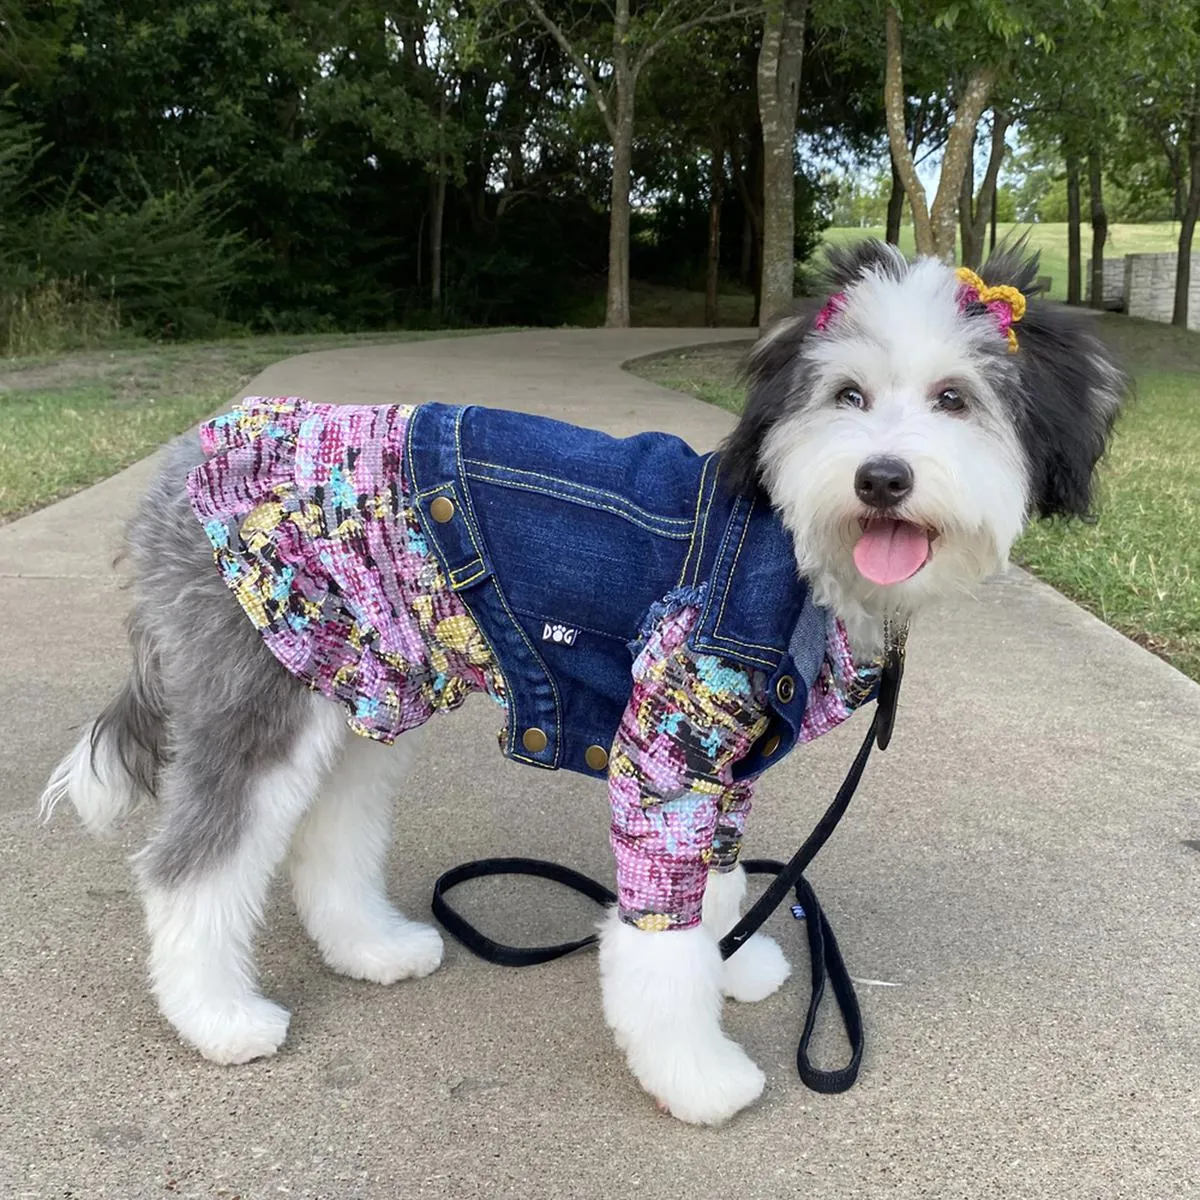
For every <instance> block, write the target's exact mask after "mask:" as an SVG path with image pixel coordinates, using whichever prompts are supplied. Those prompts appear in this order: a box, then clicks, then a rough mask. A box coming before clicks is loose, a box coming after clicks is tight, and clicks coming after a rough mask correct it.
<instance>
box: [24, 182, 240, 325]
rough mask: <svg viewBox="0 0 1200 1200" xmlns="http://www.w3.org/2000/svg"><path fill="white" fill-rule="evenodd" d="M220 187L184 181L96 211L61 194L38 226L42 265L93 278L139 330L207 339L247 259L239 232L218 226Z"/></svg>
mask: <svg viewBox="0 0 1200 1200" xmlns="http://www.w3.org/2000/svg"><path fill="white" fill-rule="evenodd" d="M221 191H222V189H221V187H220V185H213V184H192V183H183V184H181V185H180V186H179V187H177V188H175V189H173V190H171V191H167V192H162V193H160V194H154V193H153V192H151V191H150V189H149V187H147V188H146V192H145V195H144V196H143V197H141V199H139V200H135V201H131V200H128V199H119V200H114V201H112V202H111V203H109V204H106V205H105V206H104V207H102V208H96V207H93V206H91V205H89V204H88V203H87V202H86V201H83V200H79V199H77V198H76V197H74V196H71V195H68V196H67V197H65V198H64V199H63V200H62V201H61V202H60V203H59V204H58V205H57V206H56V207H55V208H54V209H53V210H51V211H50V212H48V213H47V214H45V216H44V217H43V218H42V220H41V221H40V222H39V223H38V234H39V237H40V241H41V245H42V247H43V249H42V252H41V255H40V257H41V263H42V267H43V270H44V271H45V272H46V273H47V274H48V275H49V276H50V277H53V278H67V279H87V280H94V281H97V283H98V285H99V287H100V288H101V289H102V290H103V292H104V293H106V294H108V295H109V296H111V297H112V298H113V299H114V300H115V301H116V302H117V303H118V304H119V306H120V310H121V313H122V314H123V316H124V317H125V319H126V320H127V321H128V323H129V324H130V325H132V326H133V327H134V329H136V330H137V331H138V332H139V333H143V334H147V335H149V336H152V337H164V338H195V337H205V336H211V335H212V334H214V333H215V332H217V331H218V330H219V329H220V327H221V326H222V324H223V321H224V316H225V305H226V301H227V299H228V296H229V293H230V292H231V291H232V289H233V288H234V286H235V285H236V284H237V283H238V281H239V278H240V275H241V272H242V270H243V268H244V263H245V259H246V250H247V247H246V245H245V241H244V239H243V237H242V236H241V235H240V234H237V233H230V232H228V231H227V230H225V229H223V228H222V227H221V222H222V220H223V217H224V213H223V212H222V211H221V208H220V199H221Z"/></svg>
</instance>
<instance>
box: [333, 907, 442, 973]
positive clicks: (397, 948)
mask: <svg viewBox="0 0 1200 1200" xmlns="http://www.w3.org/2000/svg"><path fill="white" fill-rule="evenodd" d="M322 949H323V950H324V954H325V961H326V963H328V964H329V966H330V967H331V968H332V969H333V970H335V971H337V972H338V973H339V974H342V975H349V976H350V978H351V979H366V980H368V981H370V982H371V983H396V982H397V981H398V980H401V979H421V978H423V977H424V976H426V975H429V974H431V973H432V972H434V971H436V970H437V969H438V967H439V966H441V964H442V955H443V954H444V953H445V948H444V946H443V945H442V939H441V935H440V934H439V933H438V931H437V930H436V929H434V928H433V926H432V925H425V924H422V923H421V922H420V921H407V920H405V919H403V918H398V919H397V920H396V921H395V922H394V923H389V924H388V925H387V926H386V927H385V928H382V929H378V930H375V931H373V932H372V933H370V934H367V935H360V936H359V937H357V938H347V939H345V940H339V943H338V944H337V945H334V946H330V947H328V948H326V947H322Z"/></svg>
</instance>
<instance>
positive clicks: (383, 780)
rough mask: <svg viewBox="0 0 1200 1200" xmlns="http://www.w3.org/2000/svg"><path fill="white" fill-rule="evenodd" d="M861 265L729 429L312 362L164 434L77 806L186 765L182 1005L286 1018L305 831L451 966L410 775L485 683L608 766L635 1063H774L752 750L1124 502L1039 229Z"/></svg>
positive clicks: (1100, 397) (377, 976)
mask: <svg viewBox="0 0 1200 1200" xmlns="http://www.w3.org/2000/svg"><path fill="white" fill-rule="evenodd" d="M828 272H829V282H830V294H829V298H828V300H827V301H826V302H825V304H824V305H823V306H822V307H821V309H820V310H819V312H817V313H816V314H815V315H813V314H811V313H809V314H808V315H802V314H798V313H797V314H793V315H789V316H787V317H785V318H784V319H782V320H780V321H778V322H777V323H776V324H775V325H774V326H773V327H771V328H770V329H769V330H768V331H767V332H766V333H765V334H764V335H763V336H762V337H761V339H760V340H759V341H758V342H757V344H756V345H755V346H754V348H753V350H752V351H751V352H750V354H749V357H748V362H747V377H748V399H747V403H746V407H745V410H744V412H743V414H742V416H741V418H740V420H739V421H738V423H737V425H736V427H735V429H734V430H733V432H732V433H731V434H730V436H729V437H728V439H727V440H726V442H725V443H724V444H723V446H722V447H721V449H720V451H719V452H717V453H716V454H713V455H696V454H695V453H694V452H692V451H691V450H690V449H689V448H688V447H686V446H684V445H683V444H682V443H680V442H678V440H677V439H673V438H668V437H667V436H666V435H658V434H650V435H642V436H641V437H639V438H634V439H625V440H623V441H618V440H616V439H609V438H605V437H603V436H602V435H599V434H593V433H591V432H589V431H583V430H576V429H573V428H572V427H568V426H561V425H558V424H556V423H553V422H548V421H543V420H542V419H541V418H533V417H527V416H518V415H516V414H504V413H498V412H495V411H493V410H482V409H466V410H461V409H442V408H441V406H421V407H417V408H415V409H402V408H378V409H370V410H368V409H345V410H342V409H334V408H329V409H325V408H323V407H322V406H306V405H304V404H303V402H301V401H292V400H277V401H270V402H248V403H247V404H245V405H243V406H242V408H241V409H239V410H236V411H235V413H234V414H231V415H229V416H227V417H225V418H221V419H219V420H218V421H216V422H211V423H209V424H208V425H207V426H205V427H204V433H203V435H202V436H198V435H197V434H196V433H195V432H193V433H191V434H188V435H185V436H184V437H183V438H181V439H179V440H177V441H176V442H175V443H174V444H172V446H171V447H169V448H168V449H167V451H166V452H165V455H164V459H163V464H162V467H161V470H160V472H159V474H158V477H157V479H156V481H155V482H154V483H153V485H152V486H151V488H150V490H149V493H148V495H147V496H146V498H145V500H144V502H143V504H142V506H141V509H140V511H139V512H138V514H137V515H136V516H135V518H134V519H133V521H132V522H131V524H130V527H129V530H128V538H127V543H128V554H129V558H130V561H131V564H132V568H133V587H134V591H133V606H132V612H131V615H130V618H129V631H130V638H131V644H132V649H133V658H134V666H133V672H132V675H131V677H130V679H129V681H128V682H127V683H126V685H125V686H124V687H123V689H122V690H121V692H120V693H119V694H118V696H117V697H116V698H115V699H114V700H113V701H112V703H111V704H110V705H109V707H108V708H107V709H106V710H105V711H104V712H103V713H102V714H101V716H100V717H98V718H97V720H96V721H95V722H93V723H92V724H91V725H89V726H88V728H87V729H86V730H85V731H84V733H83V736H82V737H81V738H80V740H79V742H78V744H77V745H76V746H75V748H74V749H73V750H72V751H71V752H70V754H68V756H67V757H66V758H65V759H64V760H63V762H62V763H61V764H60V765H59V766H58V767H57V769H56V770H55V772H54V774H53V776H52V778H51V779H50V781H49V783H48V785H47V788H46V791H45V793H44V795H43V797H42V810H43V812H44V813H45V814H46V816H47V817H48V816H49V814H50V813H52V812H53V810H54V808H55V806H56V804H57V803H58V802H59V801H60V800H62V799H63V798H69V799H70V801H71V802H72V804H73V805H74V807H75V809H76V810H77V812H78V814H79V816H80V817H81V819H82V821H83V822H84V824H85V825H86V826H87V827H88V828H89V829H90V830H93V831H96V832H100V831H103V830H106V829H108V828H109V827H110V826H111V825H112V824H113V822H114V821H115V820H116V819H117V818H118V817H119V816H121V815H122V814H123V813H125V812H126V811H128V810H129V809H130V808H132V807H133V806H134V805H135V804H136V803H138V802H139V801H140V800H142V799H143V798H145V797H151V796H153V797H155V798H156V799H157V801H158V802H159V804H160V806H161V825H160V827H159V829H158V831H157V832H156V833H155V834H154V836H153V838H152V839H151V841H150V842H149V844H148V845H147V846H146V848H145V849H144V850H142V851H141V852H140V853H139V854H138V855H137V856H136V858H135V867H136V872H137V875H138V878H139V882H140V889H141V895H142V900H143V903H144V906H145V912H146V921H147V926H148V930H149V936H150V943H151V948H150V959H149V962H150V979H151V984H152V988H153V991H154V994H155V996H156V998H157V1001H158V1004H159V1007H160V1009H161V1011H162V1013H163V1015H164V1016H165V1017H166V1019H167V1020H168V1021H169V1022H170V1023H171V1024H172V1025H173V1026H174V1027H175V1029H176V1030H177V1031H178V1033H179V1035H180V1036H181V1037H182V1038H183V1040H184V1041H185V1042H187V1043H189V1044H190V1045H192V1046H194V1047H195V1048H196V1049H198V1050H199V1052H200V1053H201V1054H202V1055H204V1056H205V1057H206V1058H208V1059H211V1060H212V1061H214V1062H218V1063H240V1062H245V1061H248V1060H251V1059H255V1058H259V1057H263V1056H266V1055H270V1054H273V1053H274V1052H275V1051H276V1050H277V1049H278V1048H279V1047H280V1045H281V1044H282V1043H283V1041H284V1037H285V1034H286V1031H287V1027H288V1020H289V1015H288V1013H287V1012H286V1011H285V1010H284V1009H283V1008H281V1007H280V1006H279V1005H277V1004H275V1003H273V1002H272V1001H271V1000H269V999H268V998H266V997H265V996H263V995H262V994H261V992H260V991H259V988H258V984H257V980H256V973H255V967H254V962H253V955H252V941H253V937H254V934H255V931H256V927H257V926H258V924H259V922H260V918H261V915H262V909H263V904H264V898H265V895H266V891H267V887H268V883H269V881H270V878H271V876H272V874H273V873H274V871H275V870H276V869H277V868H278V867H279V866H280V865H281V864H282V863H283V861H284V859H285V858H287V857H288V855H289V850H290V859H289V866H290V873H291V880H292V887H293V894H294V898H295V902H296V905H297V908H298V910H299V913H300V916H301V919H302V921H303V923H304V926H305V928H306V930H307V932H308V933H309V934H310V935H311V937H312V938H313V939H314V941H315V942H316V943H317V945H318V946H319V948H320V950H321V953H322V955H323V956H324V959H325V961H326V963H327V964H328V965H329V966H330V967H331V968H332V969H333V970H335V971H339V972H341V973H344V974H346V975H349V976H352V977H354V978H360V979H368V980H374V981H377V982H379V983H385V984H387V983H392V982H394V981H396V980H400V979H406V978H418V977H421V976H425V975H427V974H429V973H430V972H432V971H433V970H435V968H437V967H438V965H439V964H440V962H441V960H442V942H441V938H440V937H439V935H438V933H437V932H436V931H435V930H434V929H433V928H432V927H430V926H428V925H425V924H421V923H418V922H415V921H412V920H409V919H408V918H406V917H405V916H404V915H403V914H401V913H400V912H399V911H398V910H397V909H396V908H395V907H394V906H393V904H392V903H391V901H390V900H389V898H388V896H387V891H386V886H385V879H384V864H385V859H386V855H387V851H388V844H389V840H390V832H391V813H392V802H393V798H394V797H395V796H396V795H398V794H399V793H400V791H401V788H402V785H403V780H404V778H405V775H406V772H407V770H408V767H409V764H410V763H411V760H412V756H413V745H414V741H415V739H416V737H417V732H416V730H417V727H418V726H420V725H421V724H422V723H423V722H424V721H425V719H426V718H427V717H429V716H430V715H431V714H432V713H433V712H437V711H441V710H447V709H452V708H454V707H456V706H457V704H458V703H461V701H462V699H463V698H464V697H465V695H466V694H468V693H469V692H471V691H484V692H487V693H489V694H490V695H491V696H492V698H493V699H494V700H496V701H497V702H498V703H499V704H500V705H501V706H503V707H504V708H505V711H506V713H507V728H506V730H505V731H504V732H502V735H501V745H502V749H503V751H504V752H505V753H506V754H507V755H509V756H510V757H512V758H514V759H517V760H518V761H524V762H527V763H530V764H531V765H535V766H541V767H549V768H555V767H567V768H569V769H575V770H578V771H581V772H583V773H586V774H590V775H592V776H594V777H596V778H597V779H605V778H607V781H608V786H609V792H610V799H611V801H612V805H613V835H612V836H613V848H614V851H615V854H616V859H617V874H618V888H619V893H620V901H619V904H618V905H617V906H616V908H614V910H613V912H612V913H611V914H609V916H607V917H606V919H605V921H604V923H603V925H602V929H601V945H600V955H599V959H600V973H601V984H602V998H603V1007H604V1013H605V1018H606V1021H607V1023H608V1024H609V1026H610V1027H611V1028H612V1030H613V1032H614V1035H615V1039H616V1043H617V1045H618V1047H619V1048H620V1049H621V1050H622V1051H623V1052H624V1054H625V1057H626V1059H627V1062H628V1064H629V1066H630V1068H631V1069H632V1071H633V1073H634V1075H635V1076H636V1077H637V1079H638V1080H639V1082H640V1083H641V1085H642V1086H643V1087H644V1089H645V1090H646V1091H647V1092H648V1093H650V1095H651V1096H653V1097H654V1098H655V1099H656V1100H657V1101H658V1104H659V1106H660V1107H661V1108H663V1109H665V1110H667V1111H669V1112H671V1113H672V1114H674V1115H675V1116H676V1117H678V1118H680V1119H681V1120H683V1121H687V1122H693V1123H700V1124H718V1123H721V1122H723V1121H725V1120H727V1119H728V1118H729V1117H731V1116H732V1115H733V1114H735V1113H736V1112H738V1111H739V1110H741V1109H743V1108H744V1107H746V1106H747V1105H749V1104H751V1103H752V1102H753V1101H754V1100H755V1099H756V1098H757V1097H758V1096H759V1094H760V1092H761V1090H762V1087H763V1084H764V1077H763V1074H762V1072H761V1071H760V1070H759V1068H758V1067H757V1066H756V1065H755V1064H754V1063H753V1062H752V1061H751V1059H750V1058H749V1057H748V1056H747V1055H746V1054H745V1052H744V1051H743V1050H742V1049H741V1048H740V1047H739V1046H738V1045H737V1044H736V1043H735V1042H733V1041H732V1040H731V1039H729V1038H728V1037H727V1036H726V1035H725V1033H724V1032H723V1030H722V1026H721V1010H722V1000H723V998H724V997H732V998H735V999H739V1000H743V1001H753V1000H758V999H761V998H762V997H764V996H766V995H769V994H770V993H771V992H773V991H774V990H775V989H776V988H778V987H779V986H780V984H781V983H782V982H783V981H784V979H785V978H786V977H787V975H788V972H789V967H788V964H787V962H786V960H785V959H784V956H783V954H782V952H781V951H780V949H779V947H778V946H777V945H776V944H775V943H774V942H773V941H771V939H769V938H767V937H766V936H765V935H762V934H757V935H755V936H754V937H753V938H752V939H751V940H750V941H749V942H747V943H746V944H745V945H744V946H743V947H742V948H741V949H740V950H739V951H738V952H737V953H736V954H734V955H733V956H732V957H731V958H730V959H729V960H728V961H726V962H722V960H721V958H720V955H719V952H718V949H717V941H718V939H719V938H720V936H722V935H723V934H724V933H725V932H727V931H728V930H729V929H730V928H731V927H732V926H733V924H734V923H735V922H736V920H737V918H738V915H739V911H740V906H741V904H742V900H743V897H744V894H745V886H746V885H745V877H744V873H743V872H742V869H741V868H740V866H738V865H737V852H738V846H739V844H740V838H741V834H742V830H743V827H744V823H745V816H746V812H747V810H748V808H749V801H750V795H751V791H752V786H753V780H754V778H755V776H756V775H757V774H758V773H760V772H761V771H762V770H763V769H765V768H766V767H767V766H770V765H772V764H773V763H774V762H776V761H778V760H779V759H780V758H782V757H783V756H784V755H785V754H786V753H787V752H788V751H789V750H790V749H791V748H792V747H793V746H794V745H796V744H797V743H798V742H804V741H807V740H809V739H810V738H811V737H813V736H816V735H818V734H819V733H821V732H823V731H824V729H825V728H828V727H830V726H831V725H833V724H836V723H838V721H840V720H843V719H845V717H847V716H848V715H849V714H850V712H851V711H853V709H854V708H855V707H857V706H858V705H859V704H861V703H863V702H864V700H866V699H868V698H869V697H870V695H871V694H872V689H873V686H874V682H875V679H876V677H877V669H878V659H879V654H880V651H881V648H882V644H883V642H882V639H883V633H882V631H883V628H884V625H885V623H887V622H893V623H902V624H903V623H907V622H908V621H909V620H910V619H912V618H913V617H914V616H915V615H917V614H919V613H920V611H921V610H922V609H923V608H925V607H926V606H927V605H929V604H931V603H932V602H935V601H938V600H941V599H943V598H945V597H947V596H954V595H956V594H959V593H962V592H965V591H968V590H969V589H970V588H971V587H972V586H973V585H975V584H977V583H978V582H980V581H981V580H983V579H985V578H986V577H988V576H989V575H991V574H993V573H994V572H996V571H999V570H1000V569H1002V568H1003V567H1004V566H1005V564H1006V562H1007V559H1008V554H1009V550H1010V548H1011V546H1012V544H1013V542H1014V540H1015V539H1016V537H1017V536H1018V535H1019V533H1020V532H1021V530H1022V528H1023V526H1024V525H1025V523H1026V522H1027V521H1028V520H1029V519H1030V518H1031V517H1053V516H1064V517H1072V516H1078V517H1082V516H1086V515H1088V513H1089V512H1090V510H1091V507H1092V494H1093V480H1094V474H1095V469H1096V466H1097V463H1098V462H1099V460H1100V459H1101V457H1102V455H1103V453H1104V450H1105V448H1106V445H1107V443H1108V440H1109V437H1110V434H1111V431H1112V428H1113V423H1114V420H1115V418H1116V417H1117V415H1118V411H1119V409H1120V407H1121V405H1122V402H1123V399H1124V397H1125V394H1126V381H1125V378H1124V376H1123V375H1122V373H1121V372H1120V371H1119V369H1118V368H1117V367H1116V366H1115V365H1114V363H1113V361H1112V360H1111V358H1110V357H1109V355H1108V353H1107V352H1106V350H1105V349H1104V347H1103V346H1102V345H1101V343H1100V342H1099V341H1098V340H1097V339H1096V338H1095V337H1094V336H1093V334H1092V333H1091V332H1090V329H1089V325H1090V321H1089V319H1088V318H1086V317H1083V316H1081V315H1078V314H1070V313H1069V312H1067V311H1065V310H1062V309H1059V308H1056V307H1054V306H1052V305H1047V304H1044V303H1039V302H1038V301H1037V300H1036V299H1035V298H1034V293H1035V289H1034V287H1033V281H1034V279H1035V274H1036V259H1027V258H1025V257H1024V255H1023V251H1022V250H1021V248H1020V247H1018V248H1015V249H1009V250H1004V251H1002V252H1001V253H1000V254H999V255H996V256H993V259H992V260H991V261H990V262H989V263H988V265H987V266H985V267H984V268H983V270H982V272H981V274H980V275H974V274H973V273H971V272H964V271H962V270H960V271H957V272H956V271H955V270H954V268H952V267H949V266H947V265H945V264H943V263H941V262H939V261H937V260H934V259H918V260H916V261H913V262H910V261H908V260H906V259H905V258H904V257H903V256H902V255H901V254H899V252H898V251H896V250H895V249H894V248H892V247H890V246H885V245H883V244H882V243H876V242H869V243H864V244H862V245H860V246H857V247H855V248H853V249H848V250H840V251H836V252H834V253H832V254H831V256H830V261H829V264H828ZM278 456H282V457H281V458H279V461H276V458H277V457H278ZM364 480H365V481H366V482H365V483H364ZM214 555H215V558H216V567H215V568H214V561H213V560H214ZM600 579H603V580H604V581H605V582H604V584H603V586H601V585H600V584H599V583H598V580H600ZM356 589H357V590H356ZM356 597H357V598H356ZM239 606H240V608H239ZM248 617H249V619H247V618H248Z"/></svg>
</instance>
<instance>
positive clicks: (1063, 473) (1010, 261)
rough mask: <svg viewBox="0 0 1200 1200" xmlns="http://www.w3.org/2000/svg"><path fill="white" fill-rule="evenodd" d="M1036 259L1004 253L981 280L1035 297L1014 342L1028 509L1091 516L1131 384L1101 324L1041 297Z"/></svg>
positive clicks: (1015, 400) (1020, 249) (1018, 249)
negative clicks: (1098, 473)
mask: <svg viewBox="0 0 1200 1200" xmlns="http://www.w3.org/2000/svg"><path fill="white" fill-rule="evenodd" d="M1037 268H1038V256H1037V255H1036V254H1033V255H1029V254H1026V253H1025V252H1024V245H1023V242H1022V243H1017V244H1016V245H1014V246H1008V247H1001V249H1000V250H999V251H997V253H996V254H994V255H993V256H992V257H991V258H989V259H988V262H987V264H986V265H985V266H984V267H983V269H982V270H981V271H980V277H981V278H982V279H983V281H984V282H985V283H986V284H988V285H989V286H991V287H995V286H998V285H1003V284H1007V285H1008V286H1010V287H1015V288H1018V289H1019V290H1020V291H1022V292H1024V293H1025V294H1026V295H1027V296H1029V297H1031V301H1030V303H1028V305H1027V307H1026V310H1025V316H1024V317H1023V318H1022V319H1021V321H1019V322H1018V323H1017V324H1016V325H1014V326H1013V328H1014V329H1015V331H1016V335H1017V344H1018V349H1017V354H1016V358H1017V377H1016V382H1015V384H1014V385H1013V386H1014V387H1015V388H1016V391H1017V394H1015V395H1013V396H1011V397H1010V399H1011V401H1012V404H1013V410H1014V414H1015V417H1016V423H1017V431H1018V435H1019V436H1020V439H1021V443H1022V445H1023V446H1024V449H1025V455H1026V458H1027V459H1028V462H1029V469H1030V482H1031V485H1032V495H1031V507H1032V511H1033V512H1034V513H1036V514H1037V516H1039V517H1053V516H1067V517H1088V516H1090V515H1091V511H1092V494H1093V485H1094V480H1095V470H1096V464H1097V463H1098V462H1099V461H1100V458H1101V456H1102V455H1103V454H1104V451H1105V449H1106V448H1107V446H1108V440H1109V437H1110V435H1111V433H1112V428H1113V422H1114V421H1115V420H1116V418H1117V414H1118V413H1119V412H1120V409H1121V406H1122V404H1123V403H1124V402H1125V399H1126V398H1127V396H1128V394H1129V381H1128V378H1127V377H1126V375H1125V373H1124V372H1123V371H1122V370H1121V369H1120V368H1119V367H1118V366H1117V364H1116V362H1115V360H1114V358H1113V356H1112V354H1111V353H1110V352H1109V350H1108V349H1107V347H1106V346H1105V345H1104V344H1103V342H1102V341H1101V340H1100V338H1099V337H1098V336H1097V333H1096V329H1097V326H1098V325H1099V324H1100V323H1101V322H1102V321H1103V320H1104V318H1103V317H1101V316H1098V315H1088V314H1084V313H1080V312H1072V311H1071V310H1070V309H1067V308H1065V307H1063V306H1061V305H1058V304H1053V303H1050V302H1047V301H1045V300H1038V299H1032V297H1034V296H1035V295H1036V291H1037V288H1036V284H1035V281H1036V278H1037Z"/></svg>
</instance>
